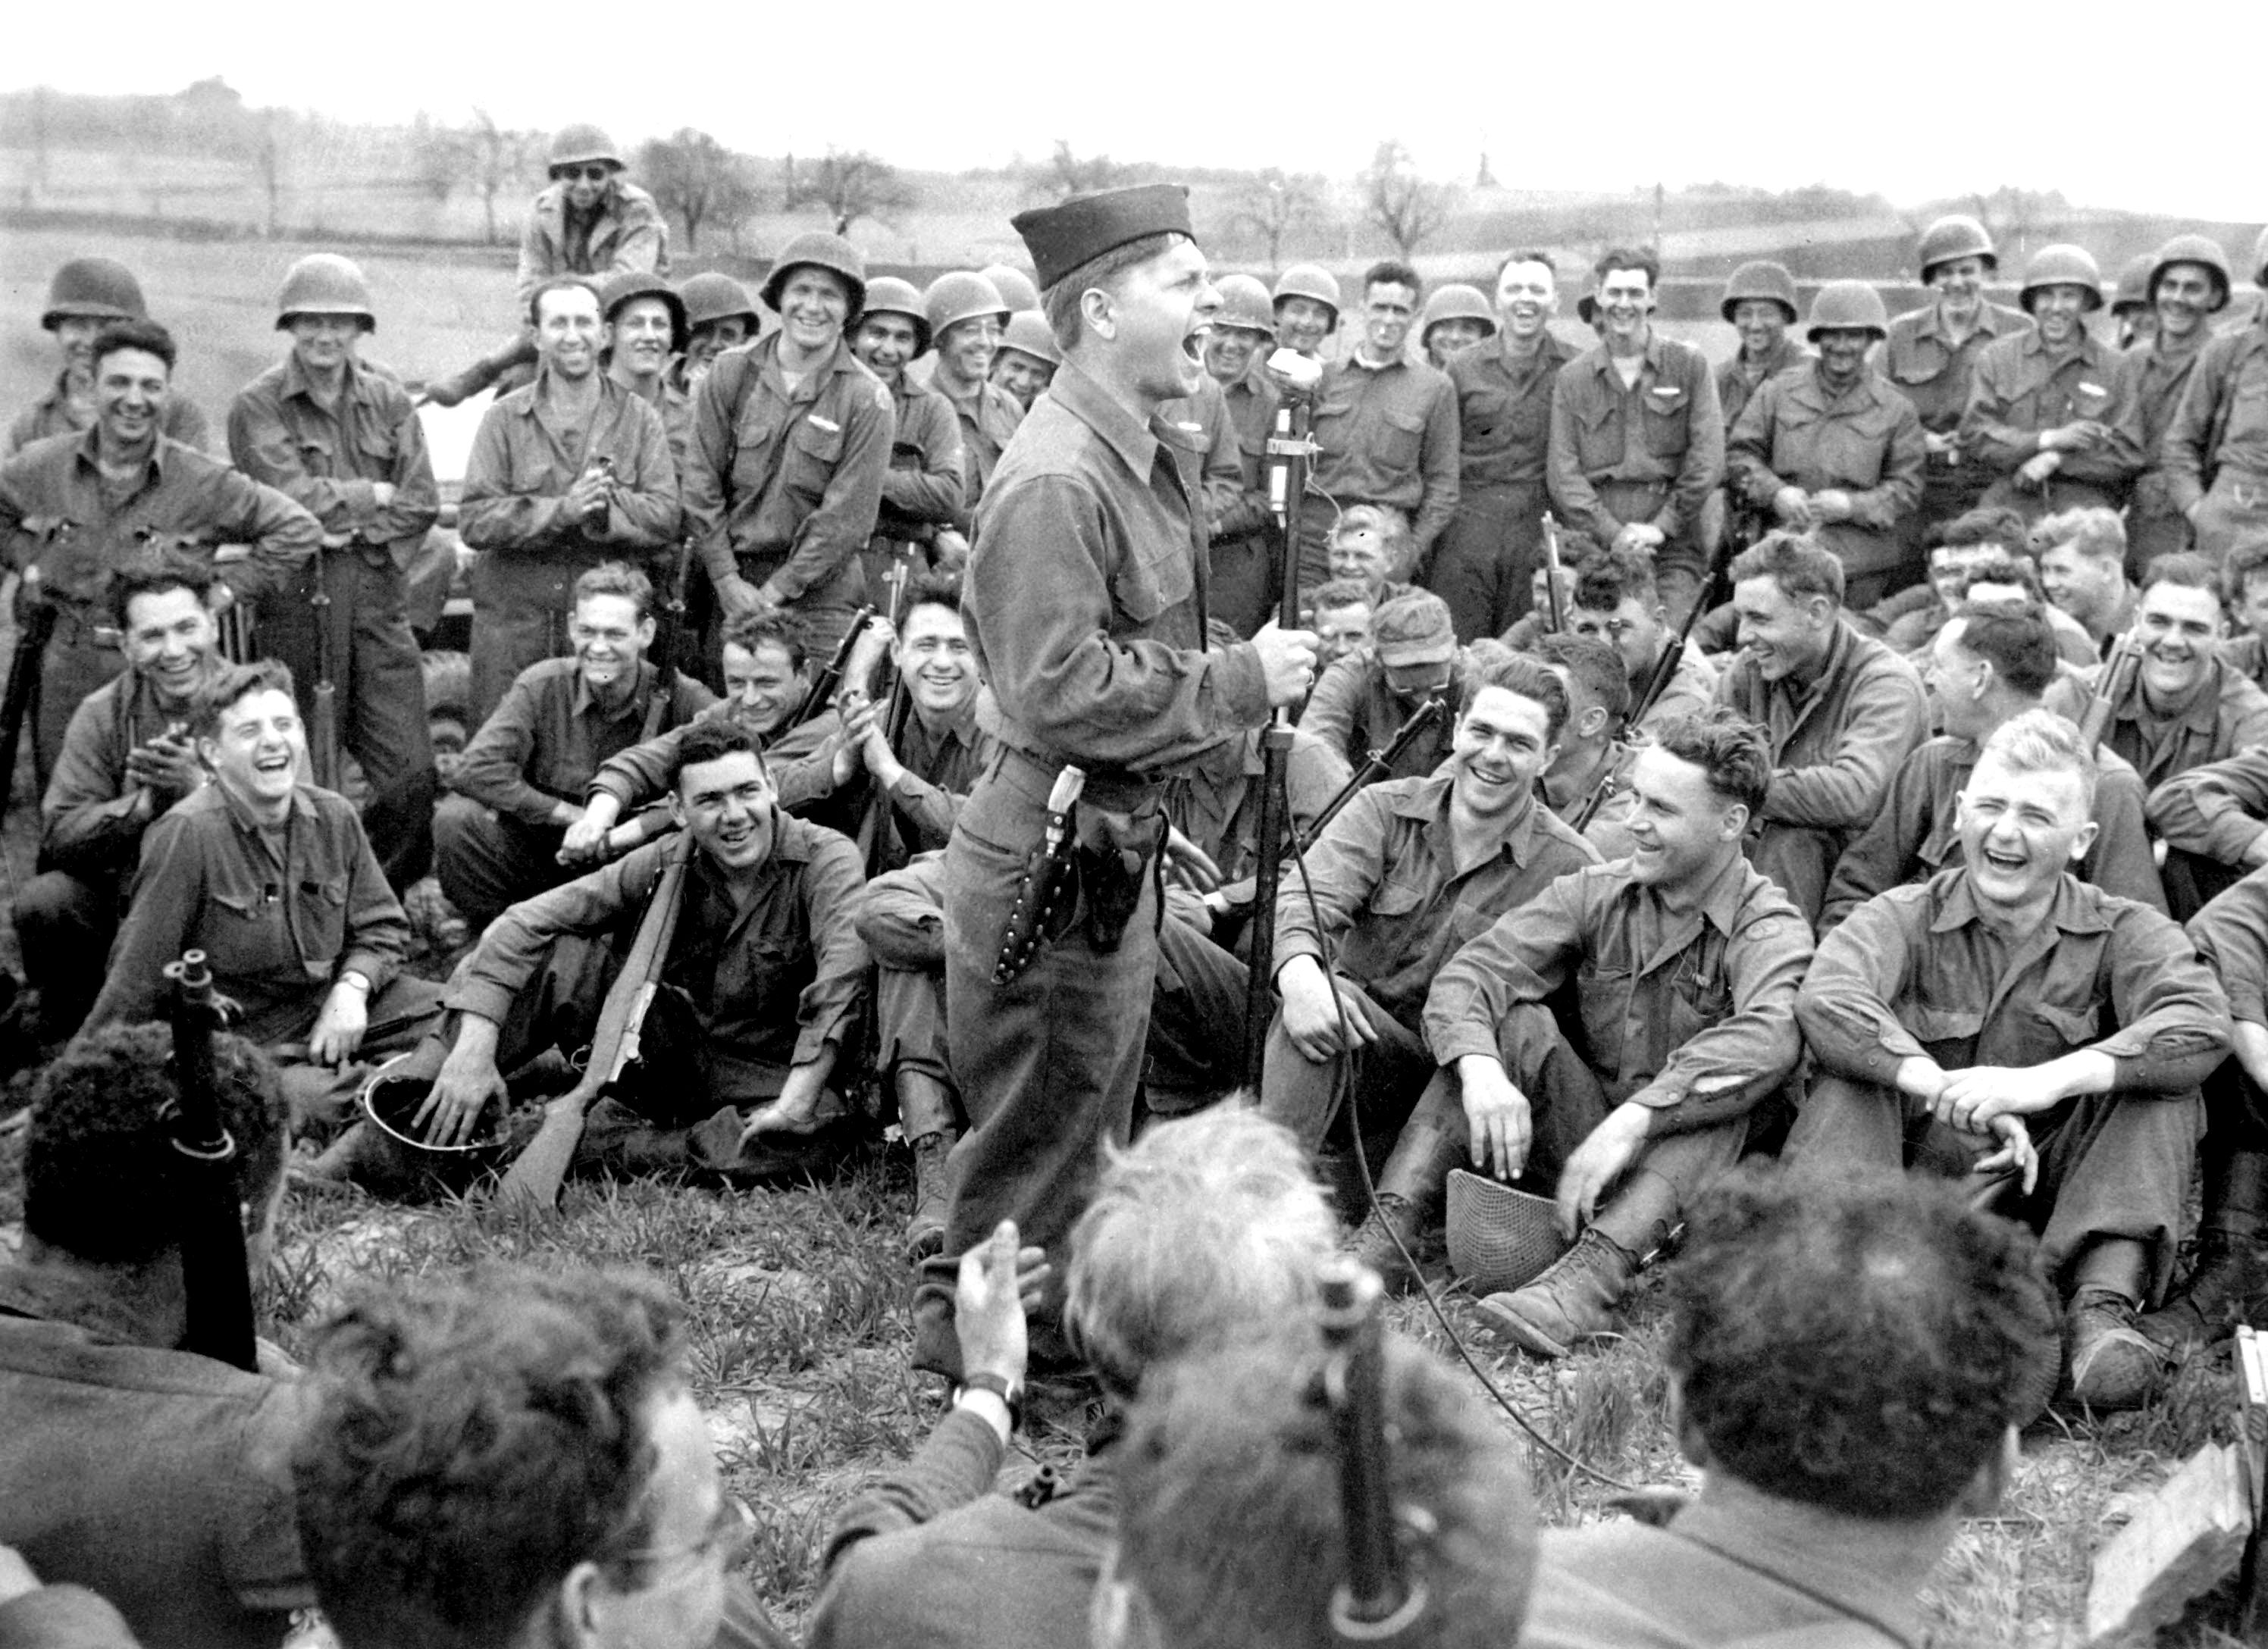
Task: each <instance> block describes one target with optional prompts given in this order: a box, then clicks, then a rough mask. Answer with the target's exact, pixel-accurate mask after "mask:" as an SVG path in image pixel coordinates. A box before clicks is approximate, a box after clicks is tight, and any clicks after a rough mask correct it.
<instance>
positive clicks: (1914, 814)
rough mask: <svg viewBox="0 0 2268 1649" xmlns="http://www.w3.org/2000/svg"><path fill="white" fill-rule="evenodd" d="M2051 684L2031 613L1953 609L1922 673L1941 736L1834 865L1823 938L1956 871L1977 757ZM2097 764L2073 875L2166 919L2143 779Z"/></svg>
mask: <svg viewBox="0 0 2268 1649" xmlns="http://www.w3.org/2000/svg"><path fill="white" fill-rule="evenodd" d="M2055 675H2056V651H2055V636H2054V632H2053V631H2052V630H2051V629H2050V627H2049V624H2048V622H2047V615H2045V614H2044V613H2043V612H2042V611H2041V610H2040V608H2039V607H2038V606H2037V605H2036V604H2035V603H2032V602H2029V601H2021V600H2020V601H2019V602H2015V603H2011V602H2007V601H2004V600H1997V599H1996V600H1992V601H1991V602H1985V601H1981V600H1978V601H1972V602H1970V604H1968V605H1966V606H1963V607H1960V608H1959V609H1957V610H1956V611H1955V614H1954V615H1953V618H1952V621H1951V622H1948V624H1947V625H1946V626H1945V628H1944V629H1940V631H1938V633H1937V636H1936V638H1935V640H1934V641H1933V642H1932V644H1931V645H1930V652H1929V661H1928V663H1927V665H1926V666H1925V667H1924V669H1923V673H1922V679H1923V681H1924V682H1925V683H1926V685H1927V687H1928V688H1929V697H1930V707H1931V709H1932V710H1933V711H1934V713H1935V718H1936V721H1937V725H1939V726H1940V727H1941V728H1943V729H1944V731H1943V732H1941V733H1940V734H1939V735H1938V736H1937V737H1936V738H1933V739H1931V740H1928V741H1927V742H1926V743H1925V744H1923V745H1922V746H1921V747H1920V748H1918V749H1917V750H1916V751H1915V752H1914V753H1913V754H1912V755H1910V756H1908V757H1907V758H1906V759H1905V760H1904V762H1902V763H1900V764H1899V767H1898V769H1897V772H1896V776H1895V777H1892V779H1891V780H1890V788H1889V795H1888V796H1887V797H1886V798H1885V799H1884V800H1883V803H1882V807H1881V812H1880V813H1877V814H1876V815H1875V817H1874V821H1873V822H1872V823H1871V824H1869V825H1867V828H1866V829H1865V830H1864V831H1863V832H1862V833H1861V834H1860V835H1859V838H1858V839H1857V840H1856V841H1854V842H1853V843H1851V845H1850V846H1849V847H1848V848H1846V849H1845V850H1844V853H1843V857H1842V858H1841V859H1840V860H1838V861H1837V864H1836V866H1835V877H1834V880H1832V881H1831V882H1830V883H1829V884H1828V887H1827V904H1826V909H1825V910H1824V912H1823V914H1822V915H1821V917H1820V919H1819V930H1820V931H1821V932H1822V933H1824V932H1826V931H1827V930H1828V929H1830V928H1831V927H1833V926H1834V925H1835V924H1837V923H1838V922H1840V921H1841V920H1842V919H1843V918H1844V917H1846V916H1848V915H1849V914H1850V913H1851V911H1852V909H1853V908H1854V907H1856V906H1858V905H1860V904H1863V903H1864V902H1866V901H1867V900H1869V899H1872V898H1873V897H1874V895H1875V894H1879V893H1887V892H1888V891H1889V889H1891V888H1893V887H1902V886H1904V885H1905V884H1906V883H1908V882H1920V881H1927V880H1929V879H1930V878H1931V877H1932V876H1933V875H1935V874H1936V873H1937V872H1939V871H1940V870H1944V869H1946V868H1947V867H1948V866H1949V865H1957V864H1959V863H1960V862H1961V823H1960V818H1959V802H1960V799H1961V791H1962V787H1963V786H1965V785H1966V784H1968V783H1969V776H1970V773H1971V772H1973V771H1974V770H1975V769H1976V767H1977V752H1978V751H1979V750H1980V749H1981V748H1983V747H1984V745H1985V741H1986V740H1989V739H1990V738H1992V735H1993V733H1995V732H1998V731H1999V729H2000V728H2001V727H2003V726H2005V725H2007V723H2009V722H2011V721H2013V720H2014V719H2015V718H2017V717H2019V716H2021V715H2023V714H2025V713H2026V712H2027V711H2029V710H2037V709H2039V708H2040V702H2041V700H2042V698H2043V696H2045V694H2046V692H2047V690H2048V684H2049V683H2050V682H2051V681H2054V680H2055ZM2098 765H2099V767H2100V769H2101V775H2100V777H2099V779H2098V781H2097V783H2096V784H2095V806H2094V808H2093V810H2092V812H2091V813H2089V815H2088V817H2089V818H2090V819H2091V820H2092V821H2093V822H2094V824H2095V840H2094V843H2093V844H2092V845H2091V846H2090V847H2089V848H2088V850H2087V852H2086V854H2085V855H2084V856H2083V857H2081V858H2080V860H2079V861H2078V873H2079V875H2080V876H2081V877H2082V878H2084V879H2085V880H2088V881H2091V882H2093V883H2094V884H2095V886H2096V887H2100V888H2102V890H2103V891H2104V892H2105V893H2112V894H2117V895H2118V896H2119V897H2120V898H2122V899H2132V900H2133V901H2135V902H2137V903H2139V904H2146V905H2148V906H2149V907H2150V908H2151V909H2154V910H2163V909H2165V908H2166V893H2165V888H2164V887H2162V886H2161V883H2160V882H2159V880H2158V866H2157V862H2156V860H2155V859H2154V858H2152V857H2151V849H2150V838H2149V836H2148V834H2147V832H2146V831H2145V829H2144V828H2143V823H2142V798H2143V795H2144V790H2143V785H2142V778H2141V776H2140V775H2139V774H2138V773H2136V772H2135V771H2134V769H2132V768H2131V767H2129V766H2128V765H2127V764H2126V763H2125V762H2123V761H2121V760H2119V759H2118V757H2117V755H2112V754H2110V752H2107V751H2106V752H2102V754H2101V755H2099V757H2098Z"/></svg>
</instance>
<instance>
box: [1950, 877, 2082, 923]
mask: <svg viewBox="0 0 2268 1649" xmlns="http://www.w3.org/2000/svg"><path fill="white" fill-rule="evenodd" d="M1950 875H1951V877H1952V883H1953V885H1952V886H1951V887H1948V889H1947V890H1946V892H1945V895H1944V897H1943V898H1941V899H1940V901H1939V902H1938V907H1937V914H1936V915H1935V916H1934V917H1931V918H1930V924H1929V931H1931V932H1933V933H1950V932H1952V931H1954V930H1955V929H1956V928H1964V927H1967V926H1968V925H1970V924H1971V923H1973V922H1981V921H1982V920H1984V917H1983V916H1982V914H1981V913H1980V912H1979V911H1978V910H1977V896H1976V895H1975V894H1972V893H1970V890H1969V872H1968V871H1967V870H1966V869H1965V868H1964V869H1962V870H1958V871H1955V872H1950ZM2047 925H2048V926H2050V927H2052V928H2055V929H2057V930H2058V931H2060V932H2064V933H2108V932H2109V931H2110V921H2109V919H2108V918H2106V917H2104V916H2103V914H2102V911H2101V910H2100V909H2097V908H2096V907H2095V905H2094V904H2093V903H2092V902H2090V901H2088V898H2087V897H2086V895H2085V894H2082V893H2081V892H2080V880H2079V878H2077V877H2076V876H2073V874H2072V873H2071V872H2069V871H2066V872H2064V873H2063V875H2062V877H2061V878H2060V879H2059V880H2058V881H2057V883H2056V893H2055V898H2054V899H2053V900H2052V901H2051V902H2050V903H2049V905H2048V914H2047Z"/></svg>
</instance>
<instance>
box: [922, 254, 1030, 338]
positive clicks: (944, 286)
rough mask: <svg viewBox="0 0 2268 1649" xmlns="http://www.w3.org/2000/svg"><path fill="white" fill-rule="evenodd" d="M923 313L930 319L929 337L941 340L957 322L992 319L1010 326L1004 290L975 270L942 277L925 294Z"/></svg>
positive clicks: (954, 271)
mask: <svg viewBox="0 0 2268 1649" xmlns="http://www.w3.org/2000/svg"><path fill="white" fill-rule="evenodd" d="M922 313H924V314H925V315H927V316H928V317H929V335H930V336H931V337H932V338H941V337H943V336H944V335H945V329H946V328H947V327H949V326H952V325H953V324H954V322H955V321H961V320H976V319H977V318H978V317H980V316H983V315H990V316H992V317H993V318H994V319H996V320H998V321H999V323H1000V324H1001V325H1002V326H1004V327H1005V326H1006V325H1007V324H1008V313H1009V311H1008V306H1007V305H1006V304H1005V303H1003V302H1002V301H1001V299H1000V289H999V288H998V287H997V286H995V285H993V284H992V283H991V282H990V281H988V280H986V279H985V278H984V277H983V276H981V275H979V274H978V273H977V272H976V270H974V269H953V270H950V271H948V272H947V273H946V274H943V275H940V276H938V277H937V278H936V279H935V280H933V281H932V282H931V283H929V291H925V292H924V293H923V294H922Z"/></svg>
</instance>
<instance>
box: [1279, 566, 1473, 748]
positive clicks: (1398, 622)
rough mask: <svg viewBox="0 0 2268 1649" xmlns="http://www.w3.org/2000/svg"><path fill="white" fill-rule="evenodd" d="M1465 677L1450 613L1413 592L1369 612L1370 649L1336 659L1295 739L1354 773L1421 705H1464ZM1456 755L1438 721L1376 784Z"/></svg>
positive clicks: (1451, 731) (1445, 722) (1449, 728)
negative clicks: (1302, 738) (1316, 744)
mask: <svg viewBox="0 0 2268 1649" xmlns="http://www.w3.org/2000/svg"><path fill="white" fill-rule="evenodd" d="M1470 674H1471V672H1470V668H1469V661H1468V659H1467V658H1466V656H1465V650H1464V649H1463V648H1462V647H1460V646H1459V645H1458V644H1457V636H1456V631H1455V630H1454V629H1451V628H1450V625H1449V609H1448V607H1447V606H1445V605H1444V604H1443V602H1442V600H1441V598H1440V597H1439V596H1437V595H1430V594H1428V593H1426V592H1425V591H1423V590H1411V591H1410V592H1408V593H1406V594H1403V595H1397V596H1395V597H1393V598H1392V599H1391V600H1387V601H1385V602H1382V603H1381V604H1380V605H1379V606H1378V607H1376V608H1375V609H1373V612H1372V614H1371V620H1370V644H1369V646H1368V647H1366V648H1364V649H1362V650H1360V651H1359V652H1352V653H1350V654H1348V655H1347V656H1346V657H1344V658H1342V659H1339V661H1338V662H1337V663H1336V664H1334V665H1333V666H1331V667H1330V668H1329V670H1328V671H1326V672H1325V673H1324V674H1323V675H1322V678H1321V679H1320V680H1319V681H1316V683H1315V688H1314V692H1312V693H1310V694H1309V695H1308V696H1307V708H1306V709H1305V710H1301V711H1300V732H1304V733H1307V734H1308V735H1309V736H1310V737H1312V738H1314V739H1315V740H1319V741H1320V742H1322V744H1324V745H1325V746H1327V747H1329V748H1330V749H1331V750H1333V751H1336V752H1337V754H1338V755H1340V756H1342V757H1344V759H1345V761H1346V762H1347V763H1348V764H1349V765H1350V766H1352V765H1355V764H1357V763H1359V762H1362V761H1364V760H1365V759H1366V757H1367V756H1368V755H1370V753H1371V752H1372V751H1373V750H1377V749H1383V748H1385V747H1386V746H1387V745H1388V744H1389V743H1390V742H1392V740H1393V738H1394V734H1395V729H1397V728H1399V727H1400V726H1401V725H1402V724H1403V722H1405V721H1407V720H1408V719H1409V718H1410V715H1411V713H1412V712H1413V711H1415V710H1418V707H1419V706H1421V705H1423V704H1424V703H1425V701H1426V700H1428V699H1434V698H1438V699H1455V698H1459V697H1462V696H1463V694H1464V691H1465V688H1466V683H1467V681H1469V677H1470ZM1455 747H1456V732H1455V726H1454V722H1453V721H1452V719H1451V718H1449V717H1447V716H1446V715H1443V716H1437V717H1435V718H1434V720H1433V725H1432V726H1431V727H1430V728H1428V729H1427V730H1426V731H1425V732H1421V733H1420V734H1418V737H1417V738H1416V739H1414V740H1411V741H1410V747H1408V748H1407V749H1406V750H1404V751H1403V753H1402V756H1401V759H1400V760H1399V761H1397V762H1395V764H1394V765H1393V767H1392V768H1390V769H1388V770H1387V771H1385V772H1382V773H1381V774H1379V775H1378V778H1380V779H1389V778H1422V777H1425V775H1426V774H1428V773H1431V772H1432V770H1433V769H1435V768H1438V767H1440V765H1441V763H1442V762H1445V761H1447V759H1448V757H1449V755H1450V753H1451V752H1452V751H1453V750H1454V748H1455ZM1375 782H1377V781H1376V780H1373V783H1375Z"/></svg>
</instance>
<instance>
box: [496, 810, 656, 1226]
mask: <svg viewBox="0 0 2268 1649" xmlns="http://www.w3.org/2000/svg"><path fill="white" fill-rule="evenodd" d="M691 851H692V844H691V843H678V844H674V845H673V846H672V847H670V848H666V849H665V850H663V852H662V861H661V874H660V876H659V878H657V879H656V880H655V882H654V886H653V893H652V895H651V896H650V897H649V898H648V899H647V900H646V904H645V914H644V915H643V916H641V917H639V918H638V927H637V939H634V940H632V941H631V944H630V960H629V961H626V962H624V963H623V964H622V972H621V973H620V974H618V975H615V983H613V984H612V985H610V986H608V990H607V999H606V1001H605V1002H604V1003H603V1004H602V1005H600V1009H599V1028H598V1030H597V1032H596V1033H595V1034H593V1036H592V1038H591V1058H590V1063H589V1064H586V1065H585V1067H584V1069H583V1079H582V1080H581V1081H580V1082H578V1083H577V1084H576V1085H575V1086H573V1087H572V1088H571V1089H569V1090H568V1091H567V1092H566V1093H563V1094H561V1095H560V1096H559V1097H558V1098H557V1099H556V1100H552V1101H549V1102H548V1103H547V1104H546V1105H545V1106H544V1108H543V1126H542V1127H541V1129H539V1130H536V1135H535V1137H534V1138H533V1139H531V1140H529V1141H528V1142H527V1149H526V1150H524V1151H522V1152H520V1153H519V1157H518V1158H517V1159H514V1160H513V1162H512V1167H510V1168H508V1169H506V1170H505V1172H504V1179H503V1182H501V1183H500V1184H498V1185H497V1202H499V1203H501V1204H504V1205H505V1206H507V1207H517V1208H531V1209H533V1208H549V1207H550V1206H551V1205H552V1204H554V1203H555V1202H556V1201H557V1200H558V1197H559V1187H560V1185H561V1184H562V1183H563V1182H564V1181H565V1180H566V1178H567V1168H568V1165H569V1164H570V1163H571V1162H572V1161H573V1160H574V1159H575V1147H576V1146H577V1145H579V1144H580V1143H581V1142H582V1138H583V1118H584V1116H585V1114H586V1113H587V1112H588V1111H589V1110H590V1108H591V1101H593V1100H595V1099H597V1098H598V1097H599V1096H600V1094H601V1093H605V1092H606V1091H607V1089H608V1088H609V1087H611V1086H613V1085H614V1084H615V1083H616V1082H617V1081H619V1080H621V1078H622V1072H623V1071H626V1070H628V1069H629V1068H630V1063H631V1062H632V1061H633V1060H635V1059H636V1058H637V1056H638V1035H639V1033H640V1031H641V1030H642V1029H643V1028H644V1025H645V1016H646V1011H647V1010H648V1009H649V1008H651V1007H652V1005H653V998H654V994H655V992H656V991H658V990H659V989H660V988H661V970H662V968H664V967H666V965H667V964H668V961H669V946H670V941H671V940H673V939H675V938H676V937H677V915H678V912H679V910H680V909H682V908H683V905H684V894H685V861H686V857H687V855H688V854H689V853H690V852H691Z"/></svg>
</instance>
